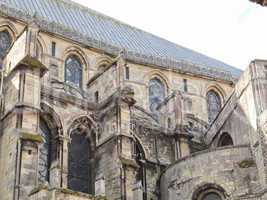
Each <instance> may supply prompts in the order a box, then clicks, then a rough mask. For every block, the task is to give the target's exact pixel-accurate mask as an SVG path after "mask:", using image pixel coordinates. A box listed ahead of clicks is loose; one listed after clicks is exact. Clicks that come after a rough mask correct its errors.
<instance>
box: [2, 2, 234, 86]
mask: <svg viewBox="0 0 267 200" xmlns="http://www.w3.org/2000/svg"><path fill="white" fill-rule="evenodd" d="M0 16H3V17H9V18H15V19H16V20H21V21H22V22H25V23H27V24H29V23H31V22H32V21H35V23H36V24H37V25H38V26H39V27H40V30H41V31H44V32H48V33H53V34H57V35H59V36H61V37H63V38H67V39H70V40H72V41H75V42H78V43H81V44H83V45H87V46H88V47H89V48H90V47H91V48H95V49H98V50H102V51H104V52H106V53H107V54H110V55H113V56H117V55H118V54H119V53H120V52H121V48H119V47H117V46H114V45H111V44H108V43H106V42H103V41H99V40H96V39H94V38H91V37H88V36H87V35H83V34H81V33H79V32H77V31H75V30H72V29H70V28H68V27H65V26H63V25H61V24H58V23H55V22H49V21H48V20H46V19H44V18H40V17H39V16H31V15H30V14H28V13H25V12H22V11H20V10H18V9H16V8H12V7H9V6H7V5H5V4H3V3H2V4H1V3H0ZM125 58H126V60H128V61H130V62H134V63H138V64H143V65H148V66H156V67H158V68H162V69H168V70H173V71H177V72H179V73H186V74H190V75H198V76H203V77H205V78H211V79H219V80H223V81H227V82H230V83H232V82H236V81H237V77H234V76H232V74H231V73H230V72H226V71H224V70H218V69H214V68H210V67H207V66H199V65H195V64H193V63H190V62H188V61H182V60H179V61H178V60H173V59H171V58H166V57H155V56H150V55H144V54H141V53H138V52H133V51H127V49H126V50H125Z"/></svg>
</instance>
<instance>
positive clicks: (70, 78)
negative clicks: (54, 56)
mask: <svg viewBox="0 0 267 200" xmlns="http://www.w3.org/2000/svg"><path fill="white" fill-rule="evenodd" d="M82 74H83V68H82V64H81V62H80V60H79V58H78V57H77V56H70V57H68V58H67V60H66V62H65V81H66V82H67V83H70V84H72V85H74V86H76V87H82Z"/></svg>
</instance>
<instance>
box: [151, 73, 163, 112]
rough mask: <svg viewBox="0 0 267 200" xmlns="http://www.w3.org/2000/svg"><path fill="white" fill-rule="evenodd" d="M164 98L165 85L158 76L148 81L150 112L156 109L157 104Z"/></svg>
mask: <svg viewBox="0 0 267 200" xmlns="http://www.w3.org/2000/svg"><path fill="white" fill-rule="evenodd" d="M164 98H165V86H164V84H163V83H162V82H161V80H160V79H158V78H153V79H151V80H150V81H149V108H150V110H151V111H152V112H155V111H156V108H157V106H158V105H159V104H160V103H161V102H163V100H164Z"/></svg>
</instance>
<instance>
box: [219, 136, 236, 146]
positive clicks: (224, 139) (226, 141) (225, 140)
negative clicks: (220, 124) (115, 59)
mask: <svg viewBox="0 0 267 200" xmlns="http://www.w3.org/2000/svg"><path fill="white" fill-rule="evenodd" d="M232 145H234V143H233V139H232V137H231V136H230V135H229V134H228V133H223V134H222V136H221V137H220V139H219V142H218V147H224V146H232Z"/></svg>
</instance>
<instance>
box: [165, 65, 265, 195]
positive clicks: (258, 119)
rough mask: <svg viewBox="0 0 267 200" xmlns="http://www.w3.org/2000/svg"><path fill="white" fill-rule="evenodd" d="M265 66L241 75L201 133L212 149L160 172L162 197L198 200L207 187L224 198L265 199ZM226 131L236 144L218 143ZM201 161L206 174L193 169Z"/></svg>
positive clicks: (223, 137)
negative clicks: (229, 95) (204, 132)
mask: <svg viewBox="0 0 267 200" xmlns="http://www.w3.org/2000/svg"><path fill="white" fill-rule="evenodd" d="M266 64H267V62H266V61H264V60H255V61H253V62H251V64H250V65H249V67H248V68H247V70H246V71H245V72H244V73H243V75H242V76H241V77H240V80H239V81H238V83H237V84H236V86H235V89H234V92H233V94H232V95H231V97H230V98H229V99H228V101H227V102H226V104H225V105H224V107H223V109H222V110H221V111H220V113H219V114H218V116H217V118H216V119H215V121H214V122H213V123H212V124H211V126H210V127H209V129H208V131H207V132H206V134H205V135H204V138H203V139H204V141H205V143H206V144H207V145H208V146H209V147H210V150H209V151H208V152H205V151H204V152H200V153H196V154H193V155H191V156H188V157H186V158H183V159H180V160H178V161H177V162H176V164H173V165H172V166H170V167H168V169H167V170H166V171H165V172H164V173H163V175H162V178H161V192H162V193H161V194H162V198H163V199H175V198H181V199H198V195H199V194H201V192H202V190H204V191H205V188H206V189H207V188H211V189H212V188H213V190H214V189H216V188H217V189H216V190H217V191H220V193H219V192H218V193H219V194H220V195H221V196H222V198H230V199H266V193H267V190H266V174H267V173H266V108H267V107H266V102H267V99H266V97H267V95H266V80H267V79H266V66H267V65H266ZM226 134H229V135H230V136H231V138H232V140H233V141H232V143H233V144H236V146H234V147H227V148H222V147H221V145H222V141H223V140H224V139H225V138H226V137H225V135H226ZM224 141H225V140H224ZM218 147H220V148H218ZM221 156H226V157H225V158H223V157H221ZM203 157H205V158H203ZM198 160H199V161H198ZM198 162H202V164H199V163H198ZM218 163H220V164H219V165H218ZM182 165H185V166H187V167H186V168H185V166H182ZM200 165H206V166H207V167H205V169H204V170H207V172H204V171H199V170H197V171H195V170H194V169H195V167H196V166H200ZM213 165H214V166H213ZM216 166H217V167H216ZM220 167H222V168H220ZM227 173H230V174H231V175H230V174H228V175H227ZM195 184H196V185H195ZM224 184H226V185H224ZM207 185H209V186H207ZM194 187H195V189H194ZM197 188H199V189H197ZM211 191H212V190H211Z"/></svg>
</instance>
